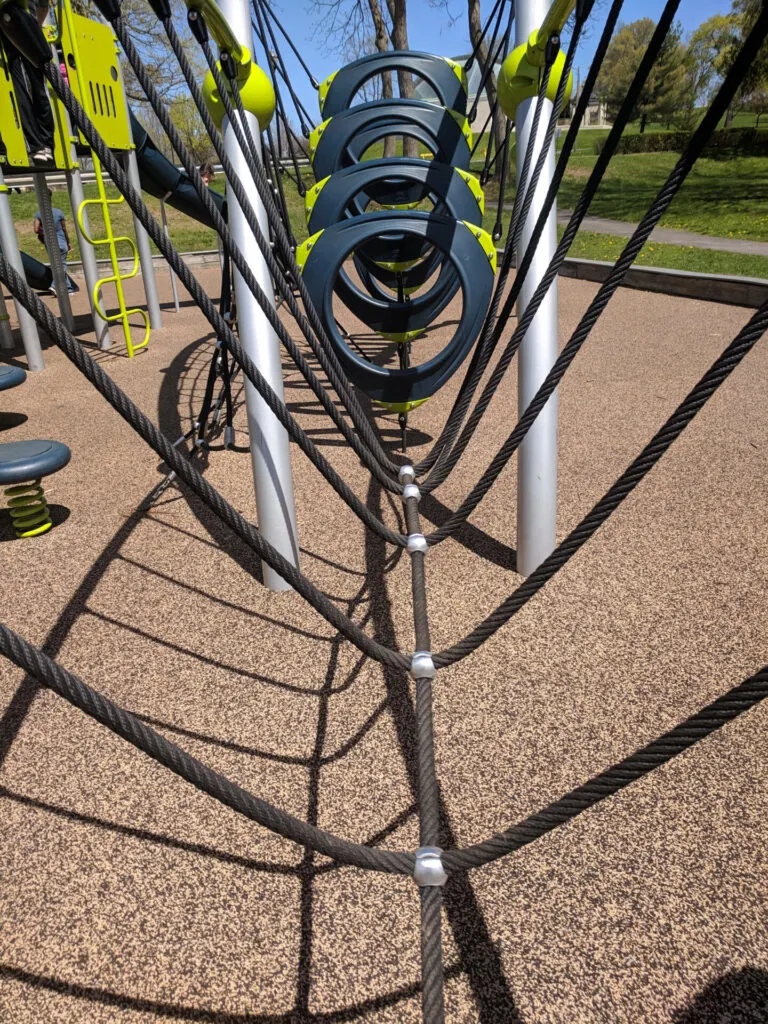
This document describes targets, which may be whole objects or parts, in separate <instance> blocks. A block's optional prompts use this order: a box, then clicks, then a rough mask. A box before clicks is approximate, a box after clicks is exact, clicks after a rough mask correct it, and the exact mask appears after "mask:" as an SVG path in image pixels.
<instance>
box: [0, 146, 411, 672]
mask: <svg viewBox="0 0 768 1024" xmlns="http://www.w3.org/2000/svg"><path fill="white" fill-rule="evenodd" d="M98 155H99V154H98V153H97V156H98ZM0 281H3V282H4V283H5V284H6V285H7V286H8V288H9V289H10V290H11V292H13V294H14V296H15V297H16V298H18V299H19V301H20V302H21V303H22V304H23V305H24V306H25V308H26V309H28V310H29V312H30V313H31V314H32V316H33V317H34V318H35V320H36V321H37V323H38V324H39V325H40V326H41V327H42V328H43V330H45V331H46V332H47V333H48V334H49V335H50V337H51V338H52V339H53V340H54V341H55V342H56V344H57V345H58V346H59V348H60V349H61V350H62V352H64V354H65V355H66V356H67V358H68V359H69V360H70V361H71V362H72V363H74V365H75V366H76V367H77V369H78V370H79V371H80V372H81V373H82V374H83V376H84V377H86V378H87V379H88V380H89V381H90V382H91V384H93V385H94V386H95V387H96V389H97V390H98V391H99V393H100V394H101V395H102V396H103V397H104V398H105V399H106V400H107V401H108V402H109V404H110V405H111V406H112V407H113V409H115V410H116V411H117V412H118V413H119V414H120V415H121V416H122V417H123V419H124V420H126V422H127V423H129V424H130V425H131V426H132V427H133V429H134V430H135V431H136V432H137V433H138V434H139V436H140V437H141V438H142V439H143V440H144V441H146V443H147V444H148V445H149V446H150V448H152V450H153V451H154V452H155V453H156V454H157V455H158V456H159V457H160V458H161V459H162V460H163V461H164V462H166V463H167V464H168V466H170V468H171V469H172V470H173V471H174V472H175V473H176V475H177V476H178V477H180V478H181V479H182V480H183V481H184V483H185V484H187V486H188V487H189V488H190V489H191V490H192V491H194V493H195V494H196V495H197V496H198V498H200V500H201V501H203V502H204V503H205V504H206V505H207V506H208V508H209V509H211V511H212V512H215V513H216V515H217V516H218V517H219V518H220V519H221V520H222V522H223V523H225V525H227V526H228V527H229V528H230V529H231V530H232V531H233V533H235V534H236V535H237V536H238V537H239V538H240V539H241V540H242V541H244V543H245V544H247V545H248V547H249V548H251V550H252V551H255V552H256V554H257V555H258V556H259V558H261V559H262V560H263V561H265V562H266V563H267V565H269V566H270V567H271V568H272V569H274V570H275V572H277V573H279V574H280V575H281V576H282V577H283V579H284V580H286V582H288V583H290V585H291V586H292V587H293V588H294V589H295V590H296V591H297V592H298V593H299V594H300V595H301V596H302V597H303V598H304V599H305V600H306V601H307V602H308V603H309V604H310V605H312V607H313V608H314V609H315V611H317V612H319V614H320V615H322V616H323V618H324V619H326V620H327V621H328V622H330V623H331V625H332V626H335V628H336V629H338V630H339V632H340V633H342V634H343V635H344V636H345V637H346V638H347V639H348V640H349V641H350V642H351V643H353V644H354V645H355V646H356V647H357V648H359V649H360V650H361V651H363V652H364V653H365V654H367V655H369V657H371V658H373V659H374V660H375V661H380V662H382V663H383V664H385V665H391V666H392V667H393V668H401V669H402V668H408V667H409V666H410V659H409V658H408V657H406V655H404V654H401V653H400V652H399V651H394V650H391V649H390V648H388V647H385V646H383V645H382V644H379V643H378V642H377V641H376V640H372V639H371V638H370V637H369V636H367V635H366V634H365V633H364V632H363V631H362V630H361V629H359V627H357V626H356V625H355V624H354V623H353V622H351V621H350V620H349V618H348V617H347V616H346V615H344V613H343V612H341V611H340V610H339V609H338V608H337V607H336V605H335V604H333V602H332V601H331V600H330V599H329V598H328V597H327V595H326V594H324V593H323V592H322V591H321V590H319V589H318V588H317V587H316V586H315V584H314V583H312V582H311V580H309V579H308V578H307V577H306V576H305V575H304V574H303V573H301V572H300V571H299V570H298V569H296V568H295V567H294V566H293V565H292V564H291V563H290V562H288V561H287V560H286V559H285V558H284V557H283V556H282V555H281V554H280V552H279V551H277V550H276V549H275V548H273V547H272V545H271V544H270V543H269V541H267V540H266V539H265V538H264V537H263V536H262V535H261V534H260V533H259V531H258V530H257V529H256V527H254V526H253V525H252V524H251V523H249V522H248V520H247V519H246V518H245V517H244V516H243V515H242V514H241V513H240V512H238V511H237V509H235V508H233V506H232V505H230V503H229V502H228V501H227V499H226V498H225V497H224V496H223V495H222V494H220V493H219V492H218V491H217V490H216V488H215V487H212V486H211V484H209V483H208V481H207V480H206V479H205V477H204V476H202V474H201V473H199V472H198V471H197V469H196V468H195V467H194V465H193V464H192V462H190V460H189V459H187V458H185V457H184V456H183V455H182V454H181V453H180V452H179V450H178V449H177V448H176V447H175V446H174V445H173V444H172V443H171V442H170V441H169V440H168V438H167V437H166V436H165V435H164V434H163V433H162V432H161V431H160V430H158V428H157V427H156V426H155V425H154V423H152V421H151V420H150V419H148V417H147V416H145V415H144V413H142V412H141V410H140V409H138V408H137V406H136V405H135V404H134V403H133V402H132V401H131V399H130V398H129V397H128V396H127V395H126V394H125V392H124V391H122V390H121V389H120V388H119V387H118V386H117V384H115V382H114V381H113V380H112V378H111V377H110V376H109V374H107V373H105V371H104V370H102V368H101V366H99V364H98V363H95V362H94V360H93V359H92V358H91V357H90V356H89V355H88V353H87V352H86V351H85V349H84V348H83V347H82V345H81V344H80V343H79V342H78V341H77V340H76V339H75V338H74V337H73V336H72V334H70V332H69V331H67V329H66V328H65V327H64V326H63V325H62V324H61V322H60V321H59V320H58V319H57V318H56V317H55V316H54V315H53V313H52V312H51V311H50V310H49V309H48V307H47V306H45V305H44V304H43V303H42V302H41V301H40V299H39V298H38V297H37V296H36V295H35V293H34V292H33V291H32V289H31V288H30V287H29V286H28V285H27V283H26V281H23V280H22V278H21V277H20V276H19V274H17V273H16V271H15V270H14V269H13V268H12V267H11V266H10V264H9V263H7V262H6V260H5V258H4V257H3V256H1V255H0Z"/></svg>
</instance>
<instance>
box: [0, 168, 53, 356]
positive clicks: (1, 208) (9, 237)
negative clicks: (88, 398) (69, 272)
mask: <svg viewBox="0 0 768 1024" xmlns="http://www.w3.org/2000/svg"><path fill="white" fill-rule="evenodd" d="M0 249H2V250H3V256H5V258H6V260H8V262H9V263H10V265H11V266H12V267H13V269H14V270H15V271H16V273H17V274H18V275H19V276H20V277H21V279H22V280H24V266H23V264H22V262H21V253H20V252H19V243H18V242H17V241H16V231H15V230H14V227H13V214H12V213H11V204H10V203H9V202H8V188H7V186H6V184H5V181H4V179H3V172H2V169H1V168H0ZM14 305H15V306H16V315H17V316H18V318H19V331H20V333H21V340H22V342H23V344H24V352H25V354H26V357H27V366H28V367H29V369H30V370H44V369H45V362H44V361H43V350H42V349H41V347H40V336H39V334H38V333H37V324H36V323H35V321H34V319H33V317H32V314H31V313H28V312H27V310H26V309H25V307H24V306H23V305H22V304H21V303H20V302H18V301H17V300H14Z"/></svg>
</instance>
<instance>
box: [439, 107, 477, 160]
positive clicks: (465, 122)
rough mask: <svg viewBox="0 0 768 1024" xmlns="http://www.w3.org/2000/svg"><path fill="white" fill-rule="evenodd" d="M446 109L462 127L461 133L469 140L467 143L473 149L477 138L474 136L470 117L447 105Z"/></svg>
mask: <svg viewBox="0 0 768 1024" xmlns="http://www.w3.org/2000/svg"><path fill="white" fill-rule="evenodd" d="M445 109H446V110H447V111H448V113H449V114H450V115H451V117H452V118H453V119H454V121H455V122H456V124H457V125H458V126H459V128H461V134H462V135H463V136H464V138H465V139H466V140H467V145H468V146H469V148H470V150H471V149H472V146H473V144H474V141H475V140H474V139H473V137H472V126H471V125H470V123H469V119H468V118H466V117H464V115H463V114H459V113H457V111H455V110H451V109H449V108H448V107H446V108H445Z"/></svg>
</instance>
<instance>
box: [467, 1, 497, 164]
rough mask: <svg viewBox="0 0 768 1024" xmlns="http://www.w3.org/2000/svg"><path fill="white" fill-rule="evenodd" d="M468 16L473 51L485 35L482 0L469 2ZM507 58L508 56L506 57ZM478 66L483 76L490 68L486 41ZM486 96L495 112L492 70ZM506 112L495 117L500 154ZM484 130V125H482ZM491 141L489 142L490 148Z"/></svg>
mask: <svg viewBox="0 0 768 1024" xmlns="http://www.w3.org/2000/svg"><path fill="white" fill-rule="evenodd" d="M467 14H468V16H469V41H470V43H471V44H472V49H473V50H474V48H475V47H476V46H477V44H478V40H479V39H480V36H481V35H482V34H483V26H482V22H481V18H480V0H467ZM504 56H506V54H505V55H504ZM476 60H477V64H478V67H479V68H480V73H481V75H482V74H484V73H485V69H486V67H487V66H488V60H489V54H488V47H487V46H486V44H485V40H483V41H482V43H480V46H479V47H478V48H477V57H476ZM485 94H486V96H487V97H488V106H489V108H490V109H491V110H493V106H494V104H495V102H496V95H497V92H496V75H495V74H494V73H493V69H491V73H490V74H489V75H488V78H487V80H486V83H485ZM506 121H507V119H506V117H505V115H504V111H503V110H501V108H500V107H499V108H497V110H496V113H495V114H494V117H493V128H492V130H493V136H494V141H495V143H496V152H497V153H498V152H499V150H500V149H501V147H502V146H503V145H504V136H505V135H506V130H507V125H506ZM480 127H481V128H482V125H480ZM490 144H491V140H490V139H489V140H488V145H489V146H490ZM501 167H502V161H501V158H499V159H498V160H497V161H496V163H495V164H494V166H493V177H494V179H499V178H500V177H501Z"/></svg>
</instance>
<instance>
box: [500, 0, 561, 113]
mask: <svg viewBox="0 0 768 1024" xmlns="http://www.w3.org/2000/svg"><path fill="white" fill-rule="evenodd" d="M575 6H576V0H554V3H553V4H552V6H551V7H550V8H549V11H548V12H547V15H546V17H545V18H544V21H543V23H542V26H541V28H538V29H536V31H535V32H532V33H531V35H530V36H529V38H528V42H527V43H523V44H522V46H517V47H515V49H514V50H513V51H512V52H511V53H510V54H509V55H508V56H507V57H506V58H505V60H504V63H503V64H502V65H501V70H500V72H499V78H498V93H499V103H500V105H501V108H502V110H503V111H504V113H505V114H506V115H507V117H509V118H511V119H512V120H514V118H515V114H516V112H517V108H518V106H519V105H520V103H522V102H523V100H528V99H532V98H533V97H534V96H536V94H537V93H538V91H539V82H540V80H541V70H542V68H543V67H544V59H545V53H546V49H547V43H548V42H549V40H550V39H551V38H552V36H559V35H560V33H561V32H562V30H563V28H564V26H565V23H566V21H567V20H568V18H569V17H570V14H571V11H573V9H574V7H575ZM564 69H565V54H564V53H563V51H562V50H559V51H558V54H557V57H556V58H555V61H554V63H553V65H552V70H551V71H550V74H549V82H548V83H547V92H546V96H547V99H548V100H550V101H551V102H553V103H554V101H555V99H556V97H557V90H558V89H559V87H560V82H561V80H562V77H563V71H564ZM572 91H573V75H572V74H569V75H568V81H567V82H566V86H565V93H564V96H563V101H564V102H567V101H568V100H569V99H570V96H571V92H572Z"/></svg>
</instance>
